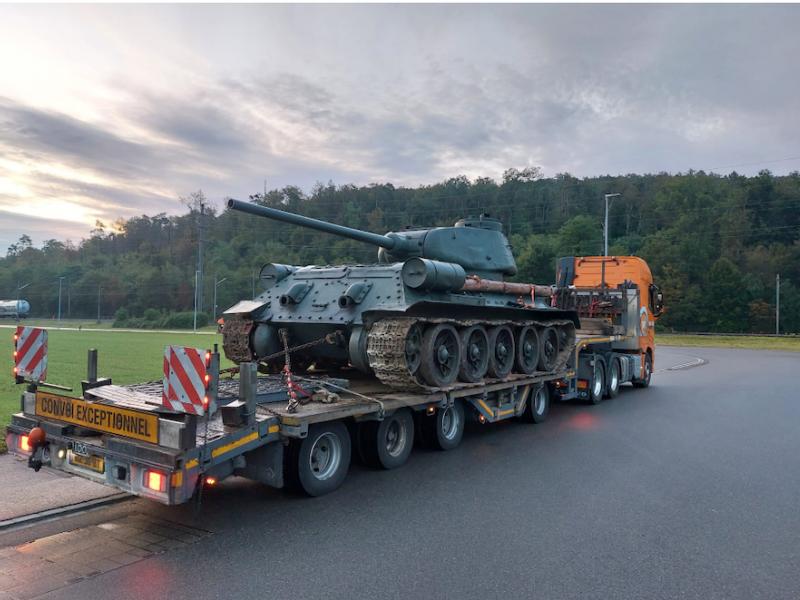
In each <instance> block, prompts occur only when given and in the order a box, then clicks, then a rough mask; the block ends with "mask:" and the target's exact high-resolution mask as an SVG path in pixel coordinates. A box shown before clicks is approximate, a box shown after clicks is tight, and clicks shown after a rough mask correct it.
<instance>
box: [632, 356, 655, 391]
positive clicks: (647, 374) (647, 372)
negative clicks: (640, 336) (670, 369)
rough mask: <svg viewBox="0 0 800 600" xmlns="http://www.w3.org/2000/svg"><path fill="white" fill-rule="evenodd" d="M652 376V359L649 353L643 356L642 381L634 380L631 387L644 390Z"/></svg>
mask: <svg viewBox="0 0 800 600" xmlns="http://www.w3.org/2000/svg"><path fill="white" fill-rule="evenodd" d="M652 376H653V359H652V357H651V356H650V353H649V352H648V353H646V354H645V355H644V379H638V378H637V379H634V380H633V381H632V382H631V383H633V387H636V388H646V387H649V386H650V378H651V377H652Z"/></svg>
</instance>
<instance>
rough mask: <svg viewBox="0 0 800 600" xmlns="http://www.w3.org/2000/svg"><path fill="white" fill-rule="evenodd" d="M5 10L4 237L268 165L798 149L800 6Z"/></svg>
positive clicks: (166, 196) (350, 171)
mask: <svg viewBox="0 0 800 600" xmlns="http://www.w3.org/2000/svg"><path fill="white" fill-rule="evenodd" d="M43 15H46V16H48V18H47V19H43V18H42V17H43ZM4 17H5V18H4V19H3V21H2V22H0V53H5V54H8V53H10V52H12V51H14V52H15V53H16V56H18V60H17V61H15V62H14V64H13V65H9V68H8V69H4V70H2V71H0V219H2V226H0V243H3V244H7V243H8V242H9V241H13V240H14V239H16V238H17V237H19V236H18V235H17V234H18V233H22V232H23V231H25V230H24V229H23V228H24V227H28V228H29V230H30V231H31V232H32V233H34V235H33V237H34V239H35V240H37V235H41V236H43V237H40V238H38V239H39V240H41V239H44V237H52V236H49V235H47V233H46V232H47V231H48V230H52V231H55V232H58V235H59V236H60V235H64V232H65V231H69V232H70V235H71V236H72V237H80V236H81V235H87V234H88V231H89V229H90V228H91V226H92V225H93V223H94V219H95V218H101V219H102V220H104V221H113V220H114V219H115V218H116V217H118V216H123V217H128V216H132V215H135V214H141V213H149V214H155V213H158V212H164V211H166V212H177V211H180V210H182V207H181V204H180V203H179V201H178V197H179V196H181V195H186V194H188V193H189V192H191V191H193V190H196V189H198V188H202V189H203V190H204V191H205V192H206V195H207V196H208V197H209V198H211V199H212V200H221V198H222V197H224V196H228V195H230V196H234V197H246V196H247V194H250V193H253V192H254V191H257V190H259V189H261V186H262V185H263V182H264V180H265V179H266V180H267V183H268V185H269V186H270V187H280V186H283V185H289V184H294V185H299V186H301V187H303V188H306V189H309V188H310V187H311V186H312V185H313V184H314V182H316V181H328V180H333V181H335V182H336V183H339V184H344V183H357V184H361V183H370V182H375V181H391V182H392V183H395V184H398V185H417V184H423V183H431V182H433V181H437V180H442V179H445V178H447V177H451V176H455V175H458V174H466V175H468V176H470V177H477V176H492V177H498V176H499V175H500V174H501V173H502V171H503V170H505V169H506V168H508V167H511V166H516V167H521V166H525V165H539V166H542V167H543V168H544V170H545V173H546V174H548V175H554V174H555V173H558V172H564V171H568V172H570V173H573V174H575V175H579V176H583V175H596V174H606V173H612V174H614V173H629V172H658V171H679V170H687V169H690V168H695V169H709V168H714V167H717V166H720V165H730V164H742V163H747V164H749V163H753V164H752V166H750V167H744V168H742V169H741V170H742V171H744V172H755V171H757V170H758V169H760V168H762V167H763V166H771V167H772V168H774V169H775V171H776V172H788V171H791V170H796V169H797V168H798V167H800V162H798V161H795V162H792V161H785V162H778V163H774V162H773V163H768V162H765V161H773V160H775V159H780V158H784V157H789V156H798V155H800V147H798V146H797V140H798V139H800V118H798V116H797V110H796V105H797V103H796V99H797V98H798V97H800V78H797V77H795V76H794V71H795V70H796V69H795V65H794V64H793V61H794V57H796V56H797V55H799V54H800V36H797V35H796V32H797V30H798V29H800V9H798V7H796V6H751V5H731V6H721V5H716V6H713V7H712V6H683V5H667V6H665V5H581V6H578V5H558V6H557V5H539V6H535V5H491V6H488V5H487V6H481V5H463V6H462V5H441V6H412V5H408V6H393V5H370V6H341V5H339V6H312V5H298V6H210V5H208V6H139V7H132V6H131V7H116V6H87V7H82V8H81V9H80V10H75V9H72V8H68V7H48V8H47V9H46V10H45V9H44V8H42V7H37V8H31V9H28V8H25V7H14V8H13V9H12V8H5V9H4ZM31 31H36V32H37V35H36V36H33V35H31ZM63 31H69V32H71V33H69V35H67V37H63V36H61V32H63ZM60 36H61V37H60ZM143 40H145V41H146V43H143ZM12 214H13V215H14V216H13V217H12V216H10V215H12ZM20 214H24V215H27V217H26V219H27V220H22V219H21V218H20V216H19V215H20ZM40 215H47V216H48V217H56V218H57V220H59V222H61V223H62V225H60V226H59V227H53V226H52V225H53V224H52V222H50V221H46V222H45V221H41V222H40V221H36V220H35V219H36V218H38V217H39V216H40ZM31 219H33V220H31ZM42 223H47V224H46V226H45V225H42ZM15 228H17V229H16V230H15ZM48 228H49V229H48Z"/></svg>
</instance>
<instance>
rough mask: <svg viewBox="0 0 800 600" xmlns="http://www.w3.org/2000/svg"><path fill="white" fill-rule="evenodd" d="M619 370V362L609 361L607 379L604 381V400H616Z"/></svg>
mask: <svg viewBox="0 0 800 600" xmlns="http://www.w3.org/2000/svg"><path fill="white" fill-rule="evenodd" d="M619 380H620V368H619V360H617V359H616V358H612V359H611V363H610V364H609V367H608V379H607V381H606V398H616V397H617V396H618V395H619V385H620V382H619Z"/></svg>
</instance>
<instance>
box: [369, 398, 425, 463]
mask: <svg viewBox="0 0 800 600" xmlns="http://www.w3.org/2000/svg"><path fill="white" fill-rule="evenodd" d="M413 446H414V417H413V415H412V414H411V411H410V410H409V409H407V408H401V409H398V410H396V411H395V412H394V413H393V414H391V415H389V416H388V417H386V418H385V419H383V421H364V422H363V423H360V424H359V431H358V450H359V454H360V455H361V459H362V460H363V461H364V462H365V463H366V464H367V465H369V466H370V467H375V468H379V469H396V468H397V467H399V466H401V465H403V464H404V463H405V462H406V461H407V460H408V456H409V455H410V454H411V449H412V448H413Z"/></svg>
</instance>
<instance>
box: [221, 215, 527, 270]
mask: <svg viewBox="0 0 800 600" xmlns="http://www.w3.org/2000/svg"><path fill="white" fill-rule="evenodd" d="M228 208H231V209H233V210H238V211H241V212H246V213H249V214H251V215H256V216H259V217H265V218H267V219H273V220H275V221H282V222H284V223H291V224H292V225H298V226H300V227H307V228H309V229H316V230H317V231H323V232H325V233H330V234H333V235H338V236H340V237H346V238H349V239H351V240H356V241H359V242H364V243H367V244H372V245H373V246H378V247H379V248H380V250H379V252H378V258H379V261H380V262H402V261H404V260H407V259H409V258H413V257H420V258H427V259H430V260H436V261H441V262H447V263H455V264H458V265H461V266H462V267H463V268H464V270H465V271H466V273H467V274H468V275H478V276H480V277H483V278H485V279H497V280H500V281H502V280H503V279H504V278H505V277H508V276H512V275H515V274H516V272H517V264H516V262H515V261H514V255H513V254H512V253H511V245H510V244H509V243H508V239H507V238H506V236H505V235H503V231H502V223H501V222H500V221H498V220H497V219H492V218H490V217H486V216H481V217H478V218H474V219H460V220H459V221H457V222H456V223H455V225H454V226H453V227H433V228H431V229H414V230H407V231H402V232H394V231H392V232H389V233H387V234H386V235H380V234H377V233H371V232H369V231H361V230H359V229H353V228H351V227H344V226H342V225H336V224H335V223H328V222H326V221H320V220H319V219H312V218H311V217H304V216H302V215H298V214H295V213H290V212H286V211H283V210H278V209H276V208H270V207H268V206H261V205H260V204H253V203H250V202H242V201H240V200H233V199H230V200H228Z"/></svg>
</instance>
